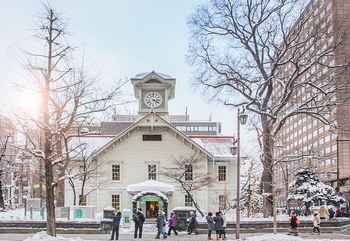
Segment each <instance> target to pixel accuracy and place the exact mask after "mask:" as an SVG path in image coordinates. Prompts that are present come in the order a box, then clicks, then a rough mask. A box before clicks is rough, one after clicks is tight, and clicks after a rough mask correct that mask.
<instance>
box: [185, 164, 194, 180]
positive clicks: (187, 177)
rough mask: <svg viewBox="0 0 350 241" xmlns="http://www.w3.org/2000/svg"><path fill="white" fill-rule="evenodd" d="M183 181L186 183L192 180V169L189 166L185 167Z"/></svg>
mask: <svg viewBox="0 0 350 241" xmlns="http://www.w3.org/2000/svg"><path fill="white" fill-rule="evenodd" d="M185 180H186V181H192V180H193V168H192V165H191V164H188V165H185Z"/></svg>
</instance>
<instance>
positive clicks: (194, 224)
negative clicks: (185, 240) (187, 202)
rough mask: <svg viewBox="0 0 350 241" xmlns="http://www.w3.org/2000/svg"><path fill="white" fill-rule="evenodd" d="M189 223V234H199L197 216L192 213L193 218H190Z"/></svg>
mask: <svg viewBox="0 0 350 241" xmlns="http://www.w3.org/2000/svg"><path fill="white" fill-rule="evenodd" d="M189 219H190V220H189V223H188V234H189V235H190V234H192V233H195V234H198V230H197V226H198V222H197V219H196V214H195V213H194V212H191V217H190V218H189Z"/></svg>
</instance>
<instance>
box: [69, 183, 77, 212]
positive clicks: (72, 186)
mask: <svg viewBox="0 0 350 241" xmlns="http://www.w3.org/2000/svg"><path fill="white" fill-rule="evenodd" d="M68 182H69V185H70V186H71V188H72V191H73V205H74V206H75V205H77V192H76V191H75V185H74V181H73V180H72V179H71V178H68Z"/></svg>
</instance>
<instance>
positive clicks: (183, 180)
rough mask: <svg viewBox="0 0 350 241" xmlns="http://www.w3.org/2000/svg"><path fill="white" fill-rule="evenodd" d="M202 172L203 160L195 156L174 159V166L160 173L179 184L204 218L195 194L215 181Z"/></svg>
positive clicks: (165, 168)
mask: <svg viewBox="0 0 350 241" xmlns="http://www.w3.org/2000/svg"><path fill="white" fill-rule="evenodd" d="M201 170H203V160H202V159H201V158H200V157H198V156H197V155H193V156H189V157H181V158H176V159H174V162H173V166H172V167H164V168H163V170H161V171H160V175H163V176H165V177H167V178H169V179H170V180H172V181H174V182H175V183H177V184H178V185H179V186H180V187H181V189H182V191H183V192H184V193H185V194H186V195H187V196H188V197H189V198H190V200H191V202H192V203H193V205H194V207H195V208H196V210H197V211H198V212H199V213H200V214H201V215H202V217H204V213H203V212H202V210H201V208H200V206H199V204H198V202H197V200H196V199H195V197H194V193H195V192H196V191H199V190H200V189H202V188H204V187H206V186H208V185H209V184H210V183H213V182H214V181H215V179H214V178H213V177H212V176H210V175H209V174H206V173H203V172H201Z"/></svg>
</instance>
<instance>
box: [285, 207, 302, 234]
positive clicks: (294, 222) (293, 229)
mask: <svg viewBox="0 0 350 241" xmlns="http://www.w3.org/2000/svg"><path fill="white" fill-rule="evenodd" d="M289 223H290V230H289V233H288V235H294V236H298V224H300V220H299V219H298V216H297V214H296V213H295V211H292V212H291V216H290V218H289Z"/></svg>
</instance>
